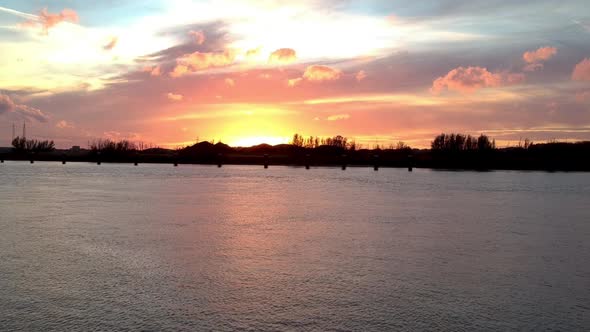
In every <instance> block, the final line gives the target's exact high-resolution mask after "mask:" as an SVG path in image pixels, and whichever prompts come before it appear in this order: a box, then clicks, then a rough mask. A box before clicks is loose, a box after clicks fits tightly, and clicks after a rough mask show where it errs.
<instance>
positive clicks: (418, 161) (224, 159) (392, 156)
mask: <svg viewBox="0 0 590 332" xmlns="http://www.w3.org/2000/svg"><path fill="white" fill-rule="evenodd" d="M587 156H588V155H583V156H578V157H576V158H566V157H564V158H549V157H546V156H542V157H539V156H537V157H535V156H531V157H528V158H513V157H511V156H506V155H504V154H502V153H498V152H494V153H490V154H485V155H481V154H472V155H446V154H443V155H437V154H436V153H432V152H431V151H428V150H427V151H422V150H420V151H413V152H412V153H411V154H409V155H408V154H406V153H403V154H402V153H399V152H397V153H396V152H393V153H392V152H387V151H370V152H364V153H363V151H357V152H356V153H352V154H351V153H350V152H349V153H348V154H347V155H345V156H344V155H341V156H314V155H313V154H303V155H293V156H289V155H272V154H215V155H209V156H186V155H176V154H169V155H146V154H141V153H138V154H135V155H127V156H97V155H92V154H89V153H87V154H66V153H60V152H59V151H56V152H52V153H39V154H29V155H23V154H14V153H4V154H0V159H1V160H2V161H24V162H31V161H33V162H37V161H44V162H58V163H64V162H65V163H72V162H76V163H92V164H108V163H117V164H132V165H133V164H136V163H137V165H141V164H170V165H171V166H174V165H177V166H180V165H213V166H223V165H251V166H260V167H272V166H291V167H308V168H312V167H334V168H342V169H346V168H349V167H354V168H359V167H367V168H373V169H375V168H376V169H379V168H405V169H408V170H412V169H414V168H416V169H418V168H422V169H433V170H448V171H494V170H514V171H547V172H555V171H565V172H590V162H589V160H588V157H587Z"/></svg>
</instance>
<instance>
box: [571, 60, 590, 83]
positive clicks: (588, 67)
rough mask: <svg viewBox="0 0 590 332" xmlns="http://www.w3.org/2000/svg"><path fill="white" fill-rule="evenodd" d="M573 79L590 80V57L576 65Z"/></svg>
mask: <svg viewBox="0 0 590 332" xmlns="http://www.w3.org/2000/svg"><path fill="white" fill-rule="evenodd" d="M572 79H573V80H574V81H590V58H586V59H584V60H582V61H581V62H580V63H578V64H577V65H576V67H575V68H574V72H573V73H572Z"/></svg>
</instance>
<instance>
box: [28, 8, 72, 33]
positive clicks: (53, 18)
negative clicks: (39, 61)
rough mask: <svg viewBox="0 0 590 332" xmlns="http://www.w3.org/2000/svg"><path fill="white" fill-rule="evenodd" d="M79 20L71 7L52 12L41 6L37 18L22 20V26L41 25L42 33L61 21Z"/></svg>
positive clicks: (47, 31)
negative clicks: (41, 8)
mask: <svg viewBox="0 0 590 332" xmlns="http://www.w3.org/2000/svg"><path fill="white" fill-rule="evenodd" d="M79 20H80V18H79V17H78V14H77V13H76V12H75V11H73V10H71V9H68V8H66V9H64V10H62V11H61V13H58V14H52V13H49V12H48V11H47V8H43V10H41V13H39V16H38V18H37V19H34V20H28V21H26V22H24V23H23V24H22V25H23V26H37V25H40V26H41V31H42V34H44V35H47V34H49V29H51V28H53V27H54V26H56V25H58V24H59V23H61V22H72V23H77V22H78V21H79Z"/></svg>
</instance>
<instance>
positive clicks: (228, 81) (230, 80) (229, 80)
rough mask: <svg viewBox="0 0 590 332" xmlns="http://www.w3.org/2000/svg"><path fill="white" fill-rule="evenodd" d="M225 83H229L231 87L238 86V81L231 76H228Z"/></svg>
mask: <svg viewBox="0 0 590 332" xmlns="http://www.w3.org/2000/svg"><path fill="white" fill-rule="evenodd" d="M225 85H227V86H229V87H234V86H236V81H234V80H233V79H231V78H226V79H225Z"/></svg>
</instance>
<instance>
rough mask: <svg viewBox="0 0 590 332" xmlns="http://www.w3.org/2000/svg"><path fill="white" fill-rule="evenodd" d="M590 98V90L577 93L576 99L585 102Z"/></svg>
mask: <svg viewBox="0 0 590 332" xmlns="http://www.w3.org/2000/svg"><path fill="white" fill-rule="evenodd" d="M589 100H590V90H588V91H582V92H578V93H576V101H577V102H579V103H584V102H586V101H589Z"/></svg>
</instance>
